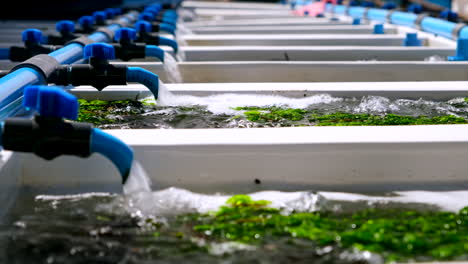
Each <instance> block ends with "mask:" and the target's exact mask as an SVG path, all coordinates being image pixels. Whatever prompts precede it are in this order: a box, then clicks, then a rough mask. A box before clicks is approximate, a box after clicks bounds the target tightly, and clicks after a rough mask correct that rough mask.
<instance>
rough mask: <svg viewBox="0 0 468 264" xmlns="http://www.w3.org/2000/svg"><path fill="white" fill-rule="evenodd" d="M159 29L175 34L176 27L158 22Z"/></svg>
mask: <svg viewBox="0 0 468 264" xmlns="http://www.w3.org/2000/svg"><path fill="white" fill-rule="evenodd" d="M159 30H160V31H164V32H168V33H171V34H172V35H175V31H176V28H175V27H174V26H171V25H169V24H166V23H162V24H159Z"/></svg>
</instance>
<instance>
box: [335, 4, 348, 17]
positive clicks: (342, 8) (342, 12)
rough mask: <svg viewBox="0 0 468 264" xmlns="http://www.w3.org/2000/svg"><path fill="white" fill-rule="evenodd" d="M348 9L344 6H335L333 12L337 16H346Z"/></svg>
mask: <svg viewBox="0 0 468 264" xmlns="http://www.w3.org/2000/svg"><path fill="white" fill-rule="evenodd" d="M347 9H348V7H347V6H344V5H336V6H335V9H334V12H335V14H338V15H346V10H347Z"/></svg>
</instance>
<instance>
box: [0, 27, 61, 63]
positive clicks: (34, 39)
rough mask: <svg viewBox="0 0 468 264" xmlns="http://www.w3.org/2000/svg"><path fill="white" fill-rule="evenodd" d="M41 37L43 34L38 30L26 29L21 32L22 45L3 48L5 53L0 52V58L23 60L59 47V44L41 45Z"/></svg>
mask: <svg viewBox="0 0 468 264" xmlns="http://www.w3.org/2000/svg"><path fill="white" fill-rule="evenodd" d="M42 38H43V36H42V32H41V31H40V30H37V29H26V30H25V31H23V33H22V39H23V41H24V46H23V47H19V46H12V47H10V48H8V49H5V50H6V51H5V53H2V54H3V55H2V56H0V58H1V59H9V60H11V61H15V62H20V61H25V60H27V59H29V58H31V57H33V56H36V55H39V54H47V53H50V52H52V51H55V50H57V49H59V48H61V46H50V45H42V44H41V42H42ZM5 56H7V57H5Z"/></svg>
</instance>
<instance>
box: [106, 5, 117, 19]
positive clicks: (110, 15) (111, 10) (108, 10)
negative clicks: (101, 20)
mask: <svg viewBox="0 0 468 264" xmlns="http://www.w3.org/2000/svg"><path fill="white" fill-rule="evenodd" d="M104 12H105V13H106V15H107V19H111V18H114V17H115V16H116V15H117V14H116V13H115V9H114V8H111V7H109V8H106V9H104Z"/></svg>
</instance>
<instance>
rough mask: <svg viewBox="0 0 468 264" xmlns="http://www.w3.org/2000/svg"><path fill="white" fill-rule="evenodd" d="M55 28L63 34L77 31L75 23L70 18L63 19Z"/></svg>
mask: <svg viewBox="0 0 468 264" xmlns="http://www.w3.org/2000/svg"><path fill="white" fill-rule="evenodd" d="M55 29H56V30H57V31H58V32H60V33H62V34H68V33H73V32H75V23H74V22H73V21H70V20H61V21H59V22H57V24H55Z"/></svg>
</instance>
